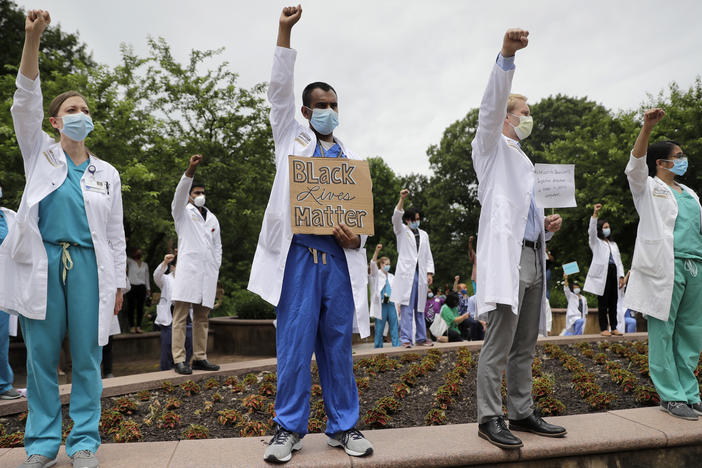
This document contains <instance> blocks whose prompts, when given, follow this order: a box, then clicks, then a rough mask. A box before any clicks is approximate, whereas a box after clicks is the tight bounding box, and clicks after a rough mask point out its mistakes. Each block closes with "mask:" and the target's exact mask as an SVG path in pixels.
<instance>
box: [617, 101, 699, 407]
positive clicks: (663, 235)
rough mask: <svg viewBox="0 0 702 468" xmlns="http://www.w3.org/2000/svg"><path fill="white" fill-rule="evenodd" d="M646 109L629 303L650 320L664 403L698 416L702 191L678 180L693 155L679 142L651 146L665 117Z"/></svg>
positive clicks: (632, 181)
mask: <svg viewBox="0 0 702 468" xmlns="http://www.w3.org/2000/svg"><path fill="white" fill-rule="evenodd" d="M664 115H665V112H663V110H661V109H649V110H647V111H646V112H645V113H644V121H643V127H642V128H641V132H640V133H639V136H638V138H637V139H636V143H635V144H634V149H633V150H632V151H631V158H630V159H629V163H628V164H627V166H626V176H627V178H628V179H629V188H630V189H631V194H632V196H633V198H634V206H635V207H636V211H637V212H638V213H639V227H638V231H637V233H636V244H635V246H634V258H633V261H632V264H631V275H630V277H629V284H628V286H627V291H626V296H625V298H624V304H625V306H626V307H627V308H629V309H631V310H635V311H637V312H640V313H642V314H644V315H645V316H646V318H647V320H648V366H649V374H650V375H651V380H653V384H654V385H655V386H656V391H657V392H658V394H659V395H660V397H661V409H662V410H664V411H666V412H668V413H669V414H671V415H672V416H675V417H678V418H682V419H688V420H696V419H697V417H698V415H700V414H702V403H700V390H699V385H698V382H697V379H696V377H695V369H696V367H697V363H698V361H699V356H700V351H702V317H701V316H700V304H702V231H700V229H701V226H700V216H701V215H702V207H700V202H699V197H698V196H697V194H696V193H695V192H694V191H693V190H692V189H690V188H689V187H686V186H685V185H683V184H681V183H679V182H678V181H677V180H676V178H677V177H682V176H683V175H685V171H686V170H687V157H686V156H685V154H684V153H683V150H682V148H681V147H680V144H679V143H677V142H675V141H659V142H657V143H654V144H652V145H650V146H648V141H649V138H650V137H651V132H652V130H653V128H654V127H655V125H656V124H657V123H658V122H659V121H660V120H661V119H662V118H663V116H664Z"/></svg>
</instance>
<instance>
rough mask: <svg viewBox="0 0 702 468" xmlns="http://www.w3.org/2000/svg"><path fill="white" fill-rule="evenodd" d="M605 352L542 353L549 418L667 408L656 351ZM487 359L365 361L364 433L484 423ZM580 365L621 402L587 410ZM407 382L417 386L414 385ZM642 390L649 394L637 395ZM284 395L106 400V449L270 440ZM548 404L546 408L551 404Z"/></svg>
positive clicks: (188, 390) (221, 381)
mask: <svg viewBox="0 0 702 468" xmlns="http://www.w3.org/2000/svg"><path fill="white" fill-rule="evenodd" d="M601 343H605V344H598V343H580V344H578V345H566V346H556V345H545V346H538V347H537V352H536V356H537V361H536V362H537V364H536V365H535V369H534V372H535V375H540V376H542V379H541V380H543V381H544V382H546V383H547V385H546V386H547V387H549V388H550V390H549V391H548V392H547V393H548V395H545V396H548V398H549V399H551V400H548V401H551V402H552V401H553V399H554V398H555V399H557V400H559V401H560V402H561V403H562V404H563V405H565V408H562V407H560V406H559V405H558V404H556V403H552V404H551V405H544V408H545V410H544V411H542V413H543V414H549V413H548V411H549V408H551V410H552V409H553V408H554V407H558V408H560V410H557V411H555V412H554V413H553V414H568V415H571V414H583V413H589V412H595V411H606V410H616V409H627V408H637V407H642V406H650V405H654V404H657V400H656V397H657V395H655V392H654V395H653V396H650V395H649V396H650V398H644V397H641V395H644V396H646V395H648V393H646V392H645V391H643V390H640V389H644V390H645V389H649V390H650V388H651V385H652V383H651V380H650V378H649V377H648V375H647V364H646V365H644V364H643V361H644V358H642V357H641V356H642V355H643V356H645V353H642V351H644V352H645V351H646V347H645V343H642V342H638V344H636V343H637V342H623V343H616V344H615V343H612V344H610V343H607V342H601ZM588 349H589V350H591V351H588ZM603 356H604V358H603ZM634 356H639V357H634ZM478 357H479V353H477V352H474V353H470V352H469V351H467V349H461V350H460V351H449V352H440V351H438V350H432V351H429V352H425V353H422V354H419V353H409V354H402V355H398V356H397V357H388V356H386V355H377V356H375V357H373V358H365V359H360V360H357V361H356V362H355V365H354V368H355V373H356V379H357V385H358V386H359V393H360V418H359V422H358V425H357V427H358V428H359V429H361V430H364V429H370V428H381V427H382V428H399V427H414V426H423V425H427V424H462V423H473V422H476V398H475V395H476V389H475V385H476V371H477V360H478ZM573 358H575V361H579V362H580V363H581V364H582V368H583V369H584V370H585V371H586V372H587V373H588V375H590V377H591V379H592V382H593V383H594V384H596V387H597V388H599V389H600V390H599V392H603V393H602V395H609V394H612V395H609V396H608V398H609V399H613V400H612V401H611V402H608V404H605V405H604V406H601V407H600V408H599V409H593V406H592V405H591V404H589V403H588V402H586V401H585V399H584V398H583V397H582V396H581V393H580V392H579V391H578V390H577V389H576V388H575V386H574V383H573V382H572V378H573V376H574V375H575V374H576V373H577V371H576V372H573V371H571V370H568V369H567V367H568V366H570V367H572V366H574V365H575V366H576V367H577V365H576V364H574V362H575V361H574V360H573ZM597 359H599V361H600V363H598V362H596V360H597ZM568 363H570V364H568ZM539 364H540V365H539ZM617 367H620V368H621V369H624V370H623V371H621V370H620V371H619V372H620V373H621V372H623V373H624V374H626V375H627V376H628V378H629V380H628V382H629V388H628V391H626V392H625V391H623V389H622V385H618V384H617V383H615V382H614V381H613V377H612V376H611V375H612V372H615V371H610V370H608V369H612V368H617ZM642 367H645V369H642ZM698 369H699V368H698ZM312 374H313V375H312V383H313V385H312V396H311V398H310V403H311V414H310V432H323V431H324V424H325V418H326V417H325V414H324V409H323V402H322V395H321V387H320V386H319V378H318V375H317V372H316V367H315V366H314V365H313V366H312ZM633 376H635V378H634V377H633ZM403 381H404V382H405V383H408V384H409V385H407V386H404V385H403V383H402V382H403ZM548 382H550V386H549V385H548ZM634 387H636V388H637V389H639V390H640V391H639V392H638V393H637V391H635V389H634ZM535 391H536V385H535ZM641 392H643V393H641ZM274 393H275V373H271V372H260V373H255V374H253V373H252V374H246V375H238V376H229V377H224V376H222V377H213V378H210V379H205V380H200V381H198V382H197V383H195V382H191V381H189V382H186V383H185V384H182V385H178V386H174V385H169V384H165V385H163V386H162V387H161V388H159V389H154V390H151V391H144V392H140V393H137V394H129V395H124V396H123V397H119V398H117V397H110V398H103V399H102V408H103V418H102V422H101V434H102V437H103V441H105V442H108V441H109V442H113V441H116V442H128V441H137V440H139V441H148V442H151V441H166V440H179V439H187V438H191V439H192V438H206V437H207V438H223V437H242V436H262V435H269V434H271V433H272V425H273V424H272V416H273V411H274V405H273V403H274V401H275V395H274ZM602 395H601V396H602ZM635 395H638V397H636V398H635ZM542 396H544V395H540V396H539V397H538V398H536V401H537V402H539V401H541V397H542ZM544 401H546V400H544ZM25 419H26V413H23V414H20V415H13V416H8V417H4V418H0V436H1V437H0V446H21V444H22V435H23V434H22V433H21V431H23V430H24V421H25ZM63 421H64V437H65V435H67V433H68V430H69V424H70V423H71V421H70V419H69V417H68V408H67V406H64V408H63ZM192 425H195V426H192ZM3 434H4V435H3Z"/></svg>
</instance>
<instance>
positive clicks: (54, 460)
mask: <svg viewBox="0 0 702 468" xmlns="http://www.w3.org/2000/svg"><path fill="white" fill-rule="evenodd" d="M56 461H57V460H56V459H55V458H54V459H53V460H51V461H50V462H48V463H46V464H45V465H44V466H43V467H42V468H49V467H50V466H54V465H55V464H56ZM20 466H21V465H20Z"/></svg>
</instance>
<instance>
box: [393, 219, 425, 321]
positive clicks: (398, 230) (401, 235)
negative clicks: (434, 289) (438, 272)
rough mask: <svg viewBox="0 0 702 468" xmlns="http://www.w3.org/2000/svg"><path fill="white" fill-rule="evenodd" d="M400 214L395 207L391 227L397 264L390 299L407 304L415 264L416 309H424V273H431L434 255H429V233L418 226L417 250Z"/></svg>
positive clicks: (410, 232) (412, 235) (412, 236)
mask: <svg viewBox="0 0 702 468" xmlns="http://www.w3.org/2000/svg"><path fill="white" fill-rule="evenodd" d="M403 214H404V211H398V210H397V208H395V211H394V212H393V214H392V228H393V231H395V236H396V237H397V267H396V268H395V275H396V276H397V281H395V284H394V286H393V288H392V294H391V298H390V300H391V301H392V302H394V303H395V304H398V305H404V306H406V305H409V301H410V296H411V295H412V284H413V283H414V273H415V271H416V269H417V265H419V279H418V281H417V311H418V312H424V309H425V308H426V304H427V291H428V289H429V281H428V280H427V274H428V273H431V274H434V257H432V255H431V247H430V246H429V235H428V234H427V233H426V231H423V230H422V229H419V250H417V240H416V239H415V237H414V233H413V232H412V230H411V229H410V228H409V226H407V224H406V223H404V222H403V221H402V215H403Z"/></svg>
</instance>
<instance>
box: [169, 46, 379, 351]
mask: <svg viewBox="0 0 702 468" xmlns="http://www.w3.org/2000/svg"><path fill="white" fill-rule="evenodd" d="M296 55H297V51H295V50H294V49H288V48H285V47H276V49H275V54H274V57H273V71H272V73H271V81H270V84H269V87H268V100H269V101H270V104H271V113H270V121H271V127H272V129H273V141H274V142H275V165H276V173H275V179H274V181H273V188H272V189H271V195H270V198H269V199H268V206H267V207H266V212H265V214H264V216H263V224H262V225H261V233H260V235H259V237H258V245H257V246H256V254H255V255H254V260H253V264H252V266H251V276H250V277H249V285H248V289H249V291H251V292H254V293H256V294H258V295H259V296H261V298H263V299H264V300H265V301H267V302H269V303H271V304H273V305H274V306H277V305H278V301H279V300H280V292H281V289H282V286H283V276H284V274H285V263H286V261H287V258H288V250H289V249H290V243H291V241H292V237H293V234H292V227H291V221H290V181H289V169H288V156H289V155H295V156H312V155H313V154H314V150H315V147H316V145H317V137H316V136H315V134H314V132H313V131H312V129H310V128H309V127H308V126H307V125H302V124H301V123H299V122H298V121H297V120H295V113H296V112H297V108H296V106H295V95H294V86H293V77H294V67H295V57H296ZM334 140H335V141H336V143H338V144H339V146H340V147H341V149H342V151H343V152H344V154H345V155H346V156H347V157H349V158H352V159H355V158H354V156H353V155H352V154H351V152H350V151H349V150H348V148H346V147H345V146H344V144H343V143H342V142H341V141H339V139H338V138H336V137H334ZM367 237H368V236H361V247H360V248H358V249H344V254H345V255H346V263H347V265H348V269H349V276H350V278H351V288H352V290H353V301H354V306H355V318H354V323H353V331H354V333H359V334H360V335H361V337H362V338H365V337H366V336H368V335H370V320H369V318H368V273H367V268H368V265H367V263H366V262H367V259H366V250H365V248H364V246H365V243H366V239H367ZM179 274H180V273H179Z"/></svg>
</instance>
